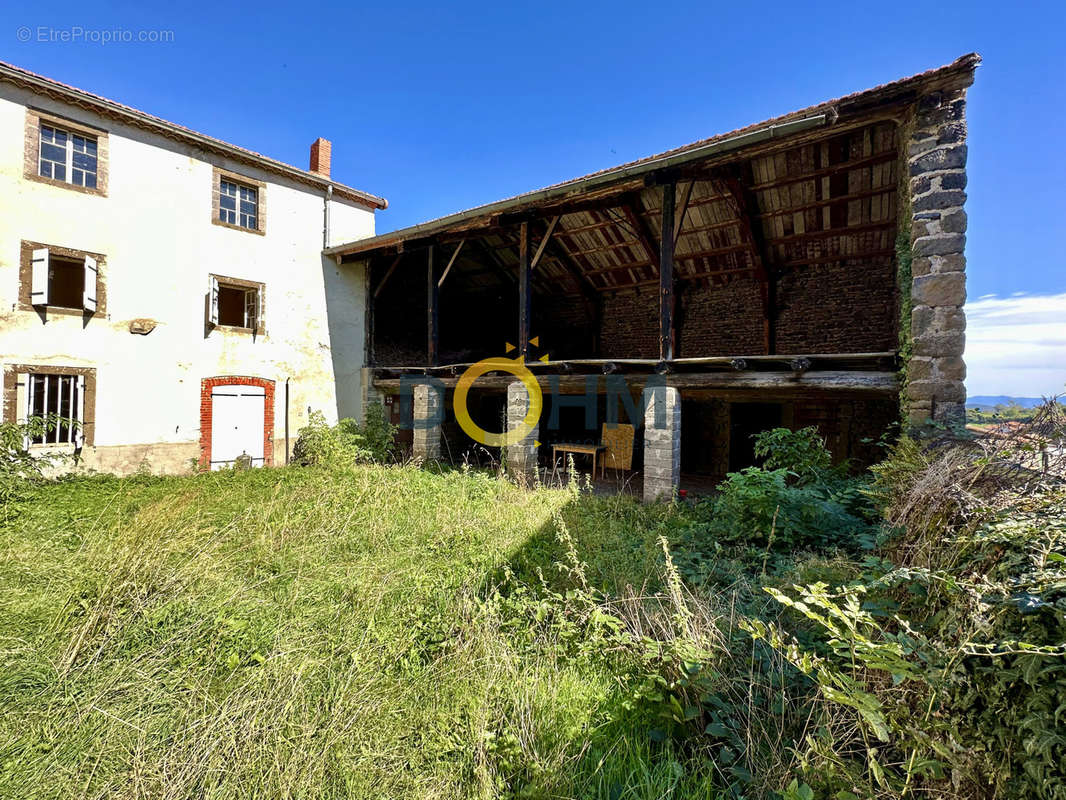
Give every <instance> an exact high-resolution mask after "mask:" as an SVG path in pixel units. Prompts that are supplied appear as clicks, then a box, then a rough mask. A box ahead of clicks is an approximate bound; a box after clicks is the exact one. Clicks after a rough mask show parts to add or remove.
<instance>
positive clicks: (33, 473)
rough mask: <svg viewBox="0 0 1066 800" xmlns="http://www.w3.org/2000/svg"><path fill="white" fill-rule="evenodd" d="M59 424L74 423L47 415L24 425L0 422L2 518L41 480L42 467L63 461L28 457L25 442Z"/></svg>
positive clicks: (44, 456) (57, 456) (53, 456)
mask: <svg viewBox="0 0 1066 800" xmlns="http://www.w3.org/2000/svg"><path fill="white" fill-rule="evenodd" d="M60 424H73V425H77V424H78V423H77V422H76V421H74V420H70V419H67V418H65V417H60V416H58V415H56V414H49V415H47V416H44V417H30V418H29V419H28V420H26V422H22V423H19V422H3V423H0V509H3V514H4V515H6V512H7V509H8V506H9V504H10V503H12V502H14V501H16V500H18V499H20V498H22V497H23V496H24V494H25V491H26V489H27V488H28V487H29V486H30V485H31V484H32V483H34V482H36V481H39V480H41V478H42V477H43V474H44V468H45V467H47V466H50V465H52V464H54V463H56V462H57V461H60V460H62V459H64V458H67V457H68V456H66V455H61V454H54V453H41V454H31V453H30V451H29V450H28V449H27V447H26V441H27V440H28V439H30V438H32V437H34V436H41V435H42V434H45V433H50V432H51V431H54V430H55V429H56V428H57V427H58V426H59V425H60Z"/></svg>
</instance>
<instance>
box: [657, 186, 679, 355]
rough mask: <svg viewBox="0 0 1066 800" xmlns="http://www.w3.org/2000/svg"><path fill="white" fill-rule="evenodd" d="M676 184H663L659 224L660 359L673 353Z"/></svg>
mask: <svg viewBox="0 0 1066 800" xmlns="http://www.w3.org/2000/svg"><path fill="white" fill-rule="evenodd" d="M675 192H676V186H675V184H673V183H667V184H664V185H663V213H662V217H661V218H660V226H659V246H660V251H659V359H660V360H661V361H670V360H671V359H672V358H673V357H674V339H675V336H674V305H675V302H676V299H675V295H674V200H675V196H674V195H675Z"/></svg>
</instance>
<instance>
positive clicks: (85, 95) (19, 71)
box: [0, 61, 388, 209]
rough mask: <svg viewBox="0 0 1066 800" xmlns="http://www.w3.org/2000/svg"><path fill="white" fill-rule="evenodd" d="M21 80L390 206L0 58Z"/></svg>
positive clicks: (6, 74)
mask: <svg viewBox="0 0 1066 800" xmlns="http://www.w3.org/2000/svg"><path fill="white" fill-rule="evenodd" d="M20 79H21V81H23V82H25V83H29V84H38V85H37V86H31V88H36V89H38V90H43V91H49V90H51V91H54V92H56V93H57V94H59V95H61V96H62V97H63V98H65V99H67V100H68V102H74V103H75V104H78V103H79V102H80V103H82V104H85V103H88V104H90V105H93V106H97V110H98V111H100V110H102V111H103V113H104V114H105V115H106V114H107V113H108V112H110V113H112V114H114V113H115V112H118V113H119V114H121V115H125V116H127V117H129V118H132V121H134V122H135V123H136V122H140V123H141V124H142V126H143V125H144V124H147V125H148V126H151V127H155V128H161V129H163V130H162V135H164V136H166V135H167V134H168V133H169V134H170V135H171V136H173V135H175V134H176V135H178V136H184V137H187V138H190V139H193V140H197V141H198V143H200V144H206V145H208V146H209V147H210V146H214V147H215V148H218V149H221V150H222V151H224V152H225V151H235V152H229V153H227V154H228V155H236V156H237V157H238V158H244V159H246V160H251V161H254V162H256V163H258V164H259V165H260V166H263V167H265V168H266V169H267V170H270V171H274V172H280V173H282V174H285V175H288V176H289V177H298V178H301V179H303V180H305V181H309V182H311V183H314V184H317V185H322V186H327V185H330V186H333V190H334V192H337V193H340V194H343V195H348V196H350V197H351V198H352V199H355V200H359V201H360V202H363V203H366V204H368V205H371V206H375V207H377V208H382V209H383V208H386V207H388V201H387V200H386V199H385V198H383V197H378V196H377V195H373V194H370V193H369V192H364V191H362V190H361V189H356V188H355V187H353V186H348V185H346V184H343V183H339V182H337V181H335V180H333V179H332V178H327V177H325V176H323V175H319V174H318V173H315V172H311V171H310V170H306V169H302V168H300V167H297V166H295V165H293V164H288V163H286V162H284V161H281V160H279V159H276V158H272V157H271V156H267V155H264V154H262V153H258V152H256V151H255V150H251V149H249V148H247V147H242V146H241V145H237V144H233V143H232V142H227V141H225V140H224V139H219V138H218V137H215V136H210V135H208V134H206V133H201V132H200V131H196V130H193V129H192V128H189V127H188V126H186V125H182V124H180V123H177V122H171V121H170V120H167V119H163V118H162V117H159V116H156V115H155V114H150V113H148V112H147V111H141V110H140V109H138V108H134V107H133V106H130V105H127V104H125V103H121V102H119V101H117V100H112V99H111V98H109V97H104V96H103V95H99V94H96V93H95V92H90V91H88V90H87V89H80V88H78V87H77V86H71V85H70V84H67V83H63V82H62V81H58V80H56V79H55V78H49V77H48V76H46V75H41V74H39V73H36V72H33V71H32V70H28V69H26V68H25V67H20V66H17V65H15V64H11V63H9V62H6V61H0V80H8V81H11V82H18V81H19V80H20ZM40 84H43V85H40ZM157 132H158V131H157ZM294 173H295V174H294Z"/></svg>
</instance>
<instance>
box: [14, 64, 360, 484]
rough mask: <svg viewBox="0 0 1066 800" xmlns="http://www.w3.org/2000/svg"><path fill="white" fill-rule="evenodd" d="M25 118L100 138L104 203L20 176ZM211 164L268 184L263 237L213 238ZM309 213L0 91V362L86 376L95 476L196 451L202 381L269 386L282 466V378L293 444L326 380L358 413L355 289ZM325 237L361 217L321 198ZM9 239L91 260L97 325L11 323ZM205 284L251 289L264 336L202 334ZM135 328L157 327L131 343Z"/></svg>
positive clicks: (333, 410)
mask: <svg viewBox="0 0 1066 800" xmlns="http://www.w3.org/2000/svg"><path fill="white" fill-rule="evenodd" d="M27 105H32V106H35V107H37V108H39V109H41V110H42V111H44V112H48V113H53V114H58V115H61V116H63V117H68V118H71V119H75V120H78V121H81V122H83V123H85V124H88V125H92V126H95V127H98V128H103V129H106V130H107V131H108V132H109V137H108V138H109V145H110V154H109V182H108V191H107V196H106V197H105V196H96V195H91V194H86V193H81V192H76V191H72V190H69V189H65V188H62V187H56V186H50V185H47V184H44V183H39V182H36V181H30V180H26V179H25V178H24V177H23V150H24V139H25V126H26V106H27ZM214 166H219V167H221V168H222V169H224V170H228V171H232V172H235V173H238V174H240V175H242V176H246V177H248V178H249V179H252V180H257V181H262V182H264V183H265V184H266V188H265V196H266V208H267V219H266V230H265V235H262V236H261V235H258V234H255V233H251V232H246V231H241V230H234V229H231V228H226V227H222V226H218V225H213V224H211V190H212V170H213V167H214ZM323 206H324V197H323V195H322V194H321V193H319V192H318V191H317V190H312V189H310V188H308V187H304V186H302V185H300V184H297V183H295V182H290V181H287V180H285V179H282V178H279V177H278V176H275V175H272V174H271V173H268V172H265V171H262V170H257V169H254V168H251V167H248V166H246V165H242V164H237V163H228V162H227V161H226V160H225V159H220V158H215V157H214V156H210V157H208V156H207V155H206V154H204V153H203V152H200V151H198V150H197V149H196V148H193V147H191V146H187V145H184V144H180V143H176V142H173V141H170V140H168V139H165V138H163V137H160V136H157V135H155V134H150V133H146V132H145V131H142V130H139V129H134V128H130V127H127V126H124V125H121V124H117V123H115V122H114V121H111V120H107V119H103V118H101V117H97V116H96V115H95V114H93V113H91V112H89V111H86V110H85V109H80V108H74V107H68V106H65V105H63V104H61V103H58V102H56V101H52V100H50V99H47V98H44V97H36V96H32V95H30V94H29V93H27V92H24V91H22V90H19V89H16V88H14V87H12V86H10V85H7V84H0V361H3V362H4V363H26V364H39V365H56V366H92V367H95V368H96V369H97V392H96V408H95V422H94V426H95V430H94V437H93V439H94V445H95V447H94V448H92V449H91V448H86V449H87V451H88V452H86V453H85V454H84V455H85V458H86V464H87V465H89V466H93V467H96V468H98V469H102V470H111V469H116V470H118V471H128V470H129V468H130V467H131V466H133V465H134V462H136V463H137V464H139V463H140V462H141V461H142V460H147V461H148V462H150V463H152V464H153V468H155V469H165V470H166V471H175V467H178V466H179V465H181V464H182V462H184V461H186V460H187V459H188V458H194V457H195V455H196V450H197V449H198V442H199V438H200V431H199V393H200V381H201V379H203V378H207V377H212V376H218V375H231V374H236V375H252V376H258V377H263V378H269V379H271V380H274V381H276V382H277V385H278V391H277V396H276V407H275V415H274V416H275V419H276V420H277V423H276V428H275V437H274V441H275V451H276V462H277V463H283V461H284V450H283V448H284V444H283V442H284V384H285V380H286V378H288V379H289V389H290V416H289V426H290V433H291V435H292V437H293V438H295V433H296V430H297V429H298V428H299V427H300V426H301V425H303V424H304V423H305V422H306V420H307V411H308V407H311V408H313V409H321V410H322V411H324V412H325V414H326V416H327V418H329V419H335V418H336V416H337V411H338V397H337V391H336V390H335V379H337V380H338V381H339V386H340V392H341V395H342V400H341V403H342V404H343V410H344V412H345V413H358V405H359V398H360V395H361V390H360V385H359V375H360V368H361V367H362V366H363V364H362V344H361V341H362V340H361V337H362V330H363V312H362V306H363V303H362V287H363V285H364V284H363V279H362V276H361V275H360V274H358V273H356V274H349V273H341V271H340V270H339V269H338V268H337V267H336V265H335V264H334V263H333V262H332V261H330V262H325V261H323V259H322V257H321V250H322V245H323ZM331 230H332V235H331V237H330V239H331V243H335V242H337V241H342V240H350V239H353V238H360V237H364V236H369V235H372V234H373V232H374V215H373V212H372V211H370V210H369V209H366V208H364V207H362V206H358V205H355V204H349V203H348V202H347V201H338V200H336V199H334V200H333V201H332V202H331ZM22 240H30V241H36V242H42V243H46V244H53V245H57V246H63V247H69V248H72V249H77V250H85V251H89V252H94V253H101V254H104V255H105V256H106V259H107V261H106V271H105V272H104V274H103V280H104V282H105V284H106V292H107V307H106V312H105V314H104V315H102V316H101V315H99V314H98V315H96V316H94V317H91V318H83V316H82V315H80V314H70V313H65V314H64V313H57V312H55V311H52V310H50V311H48V312H42V311H37V310H32V311H27V310H18V309H17V304H16V299H17V296H18V289H19V250H20V242H21V241H22ZM211 273H215V274H219V275H224V276H228V277H233V278H241V279H246V280H250V281H259V282H262V283H264V284H265V286H266V289H265V301H264V314H265V327H266V332H265V335H261V336H257V337H255V338H253V337H252V336H251V335H250V334H248V333H245V332H237V331H232V330H220V329H213V330H210V331H207V330H206V326H205V295H206V293H207V291H208V275H209V274H211ZM327 297H329V298H330V302H331V303H332V304H334V306H335V309H334V312H335V313H334V315H333V316H334V317H335V318H336V322H335V323H333V326H332V327H333V330H331V326H330V324H328V323H327V313H326V312H327ZM337 306H344V307H345V308H346V309H347V313H341V314H337V313H336V310H337V309H336V307H337ZM142 317H147V318H151V319H154V320H157V321H158V323H159V324H158V326H157V327H156V328H155V330H153V331H152V332H151V333H149V334H148V335H146V336H141V335H134V334H131V333H130V332H129V329H128V326H129V322H130V320H132V319H134V318H142ZM341 329H343V330H341ZM350 329H352V330H355V331H357V332H358V333H357V337H358V340H357V341H356V342H355V344H354V346H351V345H349V344H348V343H347V342H346V346H345V347H344V348H341V349H340V351H339V352H334V351H333V350H332V348H331V338H332V336H333V335H334V334H335V333H337V332H343V333H344V335H345V336H348V334H349V333H350ZM353 403H354V404H356V406H355V407H354V409H353V406H352V404H353ZM4 411H5V415H6V418H10V416H11V415H12V414H13V413H14V411H13V410H12V409H5V410H4ZM279 448H280V451H279Z"/></svg>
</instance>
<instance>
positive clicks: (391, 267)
mask: <svg viewBox="0 0 1066 800" xmlns="http://www.w3.org/2000/svg"><path fill="white" fill-rule="evenodd" d="M401 261H403V253H399V254H397V256H396V258H394V259H393V260H392V263H391V264H390V265H389V268H388V269H387V270H386V271H385V274H384V276H382V278H381V282H380V283H378V285H377V286H376V287H375V288H374V297H375V298H376V297H377V296H378V295H379V294H381V290H382V289H384V288H385V283H386V282H387V281H388V280H389V278H391V277H392V273H393V272H395V271H396V268H397V267H398V266H400V262H401Z"/></svg>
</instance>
